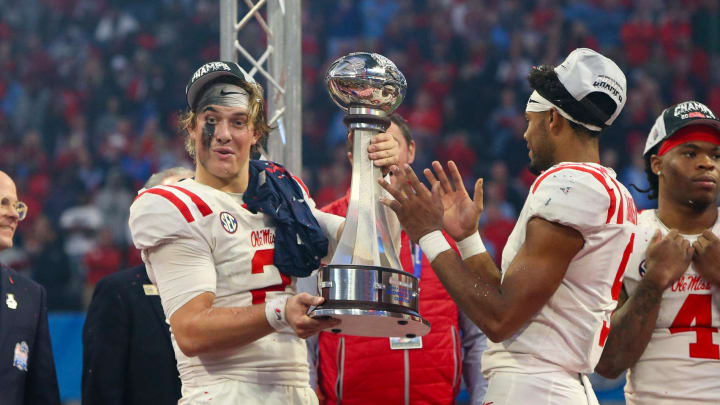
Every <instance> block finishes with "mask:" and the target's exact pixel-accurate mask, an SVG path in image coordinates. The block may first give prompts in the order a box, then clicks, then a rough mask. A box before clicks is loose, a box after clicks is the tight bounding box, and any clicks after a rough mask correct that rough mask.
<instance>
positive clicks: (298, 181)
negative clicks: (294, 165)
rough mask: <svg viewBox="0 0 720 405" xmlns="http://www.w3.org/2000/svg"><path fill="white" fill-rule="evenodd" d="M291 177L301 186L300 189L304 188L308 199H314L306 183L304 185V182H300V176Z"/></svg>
mask: <svg viewBox="0 0 720 405" xmlns="http://www.w3.org/2000/svg"><path fill="white" fill-rule="evenodd" d="M291 177H292V178H293V179H294V180H295V181H297V183H298V184H299V185H300V187H302V189H303V190H305V194H306V195H307V196H308V198H312V197H310V190H308V188H307V186H306V185H305V183H303V181H302V180H300V177H298V176H293V175H291Z"/></svg>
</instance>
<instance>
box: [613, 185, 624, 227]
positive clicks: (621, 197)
mask: <svg viewBox="0 0 720 405" xmlns="http://www.w3.org/2000/svg"><path fill="white" fill-rule="evenodd" d="M610 181H612V182H613V184H614V185H615V189H616V190H617V191H618V195H619V196H620V207H619V208H618V222H617V223H618V224H622V223H623V218H624V215H623V205H624V204H623V199H624V198H623V193H622V190H621V189H620V185H618V183H617V182H616V181H615V179H613V178H612V177H610Z"/></svg>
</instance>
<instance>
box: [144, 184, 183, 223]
mask: <svg viewBox="0 0 720 405" xmlns="http://www.w3.org/2000/svg"><path fill="white" fill-rule="evenodd" d="M145 193H150V194H155V195H159V196H160V197H163V198H165V199H167V200H168V201H170V202H171V203H173V205H175V207H176V208H177V209H178V210H179V211H180V213H181V214H182V216H183V217H184V218H185V220H186V221H187V222H188V223H190V222H193V221H194V220H195V218H193V216H192V214H191V213H190V209H189V208H188V206H187V204H185V203H184V202H183V201H182V200H181V199H179V198H178V196H176V195H175V194H173V193H172V192H170V191H167V190H163V189H161V188H151V189H149V190H145V191H143V192H142V193H140V194H139V195H138V196H137V198H140V197H141V196H142V195H143V194H145ZM137 198H136V199H137Z"/></svg>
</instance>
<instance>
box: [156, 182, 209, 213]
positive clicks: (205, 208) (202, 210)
mask: <svg viewBox="0 0 720 405" xmlns="http://www.w3.org/2000/svg"><path fill="white" fill-rule="evenodd" d="M167 187H172V188H174V189H176V190H180V191H181V192H183V193H184V194H185V195H187V196H188V197H190V199H191V200H192V202H194V203H195V205H197V207H198V209H199V210H200V213H201V214H202V216H203V217H206V216H208V215H210V214H212V210H211V209H210V206H208V205H207V204H206V203H205V201H203V200H202V199H201V198H200V197H198V195H197V194H195V193H193V192H192V191H190V190H188V189H185V188H182V187H178V186H172V185H168V186H167Z"/></svg>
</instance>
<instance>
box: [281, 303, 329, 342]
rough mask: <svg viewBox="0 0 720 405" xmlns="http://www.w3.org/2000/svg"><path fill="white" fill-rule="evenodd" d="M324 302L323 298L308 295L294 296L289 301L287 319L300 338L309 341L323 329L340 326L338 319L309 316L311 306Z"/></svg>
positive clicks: (286, 308) (286, 307)
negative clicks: (308, 339)
mask: <svg viewBox="0 0 720 405" xmlns="http://www.w3.org/2000/svg"><path fill="white" fill-rule="evenodd" d="M322 302H323V298H322V297H315V296H312V295H310V294H308V293H300V294H297V295H293V296H292V297H290V298H289V299H288V300H287V303H286V304H285V319H287V321H288V323H289V324H290V327H292V328H293V331H295V334H296V335H297V336H298V337H300V338H303V339H307V338H309V337H310V336H312V335H314V334H316V333H318V332H320V331H321V330H323V329H328V328H332V327H333V326H336V325H338V324H340V320H338V319H332V318H331V319H314V318H311V317H309V316H308V315H307V312H308V310H309V309H310V306H313V305H314V306H317V305H320V304H322Z"/></svg>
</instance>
